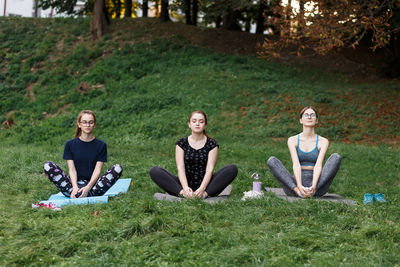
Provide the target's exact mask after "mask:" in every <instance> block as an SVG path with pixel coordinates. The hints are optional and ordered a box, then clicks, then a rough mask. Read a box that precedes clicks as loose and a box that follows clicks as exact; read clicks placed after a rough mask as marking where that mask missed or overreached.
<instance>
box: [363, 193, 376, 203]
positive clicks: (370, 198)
mask: <svg viewBox="0 0 400 267" xmlns="http://www.w3.org/2000/svg"><path fill="white" fill-rule="evenodd" d="M372 202H374V195H372V194H370V193H366V194H365V195H364V205H368V204H372Z"/></svg>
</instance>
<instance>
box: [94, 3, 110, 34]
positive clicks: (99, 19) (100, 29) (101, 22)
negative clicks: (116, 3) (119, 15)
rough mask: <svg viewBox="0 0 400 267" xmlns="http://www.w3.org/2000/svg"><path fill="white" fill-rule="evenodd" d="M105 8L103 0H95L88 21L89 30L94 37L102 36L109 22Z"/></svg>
mask: <svg viewBox="0 0 400 267" xmlns="http://www.w3.org/2000/svg"><path fill="white" fill-rule="evenodd" d="M106 12H107V10H106V7H105V3H104V0H96V1H95V2H94V8H93V18H92V21H91V22H90V32H91V34H92V36H93V38H94V39H97V38H100V37H101V36H103V34H104V32H105V30H106V27H107V25H108V24H109V20H108V16H107V13H106Z"/></svg>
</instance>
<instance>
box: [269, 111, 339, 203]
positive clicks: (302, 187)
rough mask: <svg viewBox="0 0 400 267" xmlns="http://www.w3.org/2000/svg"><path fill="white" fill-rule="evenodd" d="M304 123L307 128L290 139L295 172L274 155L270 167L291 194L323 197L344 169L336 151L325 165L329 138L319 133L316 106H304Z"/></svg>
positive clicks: (301, 113) (288, 193)
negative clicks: (340, 170)
mask: <svg viewBox="0 0 400 267" xmlns="http://www.w3.org/2000/svg"><path fill="white" fill-rule="evenodd" d="M300 123H301V124H302V125H303V131H302V132H301V133H299V134H297V135H294V136H291V137H289V139H288V147H289V151H290V156H291V158H292V163H293V174H294V175H291V174H290V173H289V172H288V171H287V169H286V168H285V167H284V166H283V164H282V162H281V161H280V160H279V159H277V158H276V157H273V156H272V157H270V158H269V159H268V167H269V169H270V170H271V172H272V174H273V175H274V177H275V178H276V179H277V180H278V182H279V183H280V184H281V186H282V188H283V190H284V191H285V193H286V194H287V195H289V196H296V195H297V196H299V197H302V198H308V197H311V196H323V195H324V194H326V193H327V192H328V189H329V186H330V185H331V183H332V181H333V178H334V177H335V175H336V173H337V171H338V170H339V168H340V163H341V157H340V155H339V154H337V153H334V154H332V155H331V156H330V157H329V158H328V160H327V161H326V163H325V165H324V166H323V167H322V165H323V161H324V158H325V155H326V152H327V150H328V147H329V141H328V139H327V138H325V137H322V136H320V135H318V134H316V132H315V127H316V125H317V124H318V113H317V111H316V109H315V108H313V107H311V106H310V107H305V108H303V109H302V110H301V112H300Z"/></svg>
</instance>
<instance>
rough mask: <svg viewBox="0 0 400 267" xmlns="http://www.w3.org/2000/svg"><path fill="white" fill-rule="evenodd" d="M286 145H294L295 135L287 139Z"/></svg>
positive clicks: (295, 141)
mask: <svg viewBox="0 0 400 267" xmlns="http://www.w3.org/2000/svg"><path fill="white" fill-rule="evenodd" d="M287 143H288V146H292V145H296V143H297V135H293V136H291V137H289V138H288V141H287Z"/></svg>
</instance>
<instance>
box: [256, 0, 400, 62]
mask: <svg viewBox="0 0 400 267" xmlns="http://www.w3.org/2000/svg"><path fill="white" fill-rule="evenodd" d="M300 3H303V5H301V6H300V8H298V9H294V8H293V7H291V6H284V5H278V6H276V7H275V13H276V16H274V17H271V18H269V20H270V23H271V24H272V25H273V26H274V27H275V28H276V29H277V33H278V35H279V37H278V38H267V39H266V40H265V43H264V45H263V48H264V51H263V53H262V55H263V56H267V57H268V56H273V57H279V56H280V52H281V51H282V50H283V49H285V48H295V49H296V50H297V53H298V55H299V56H301V55H302V53H303V51H305V50H308V49H312V50H313V51H315V52H316V53H318V54H326V53H327V52H329V51H331V50H334V49H337V48H342V47H353V48H354V47H356V46H357V45H359V43H360V41H362V40H367V41H368V42H370V44H371V47H372V49H374V50H375V49H376V48H383V47H389V44H390V41H391V39H392V38H394V37H395V35H396V34H398V31H399V29H400V27H399V26H398V25H393V26H392V25H391V24H390V23H389V22H390V20H391V19H393V18H394V17H398V16H399V14H398V13H397V12H396V13H394V8H395V7H396V5H399V1H396V0H374V1H370V0H365V1H364V0H361V1H346V0H340V1H334V2H332V1H325V0H320V1H313V2H307V1H300Z"/></svg>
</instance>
